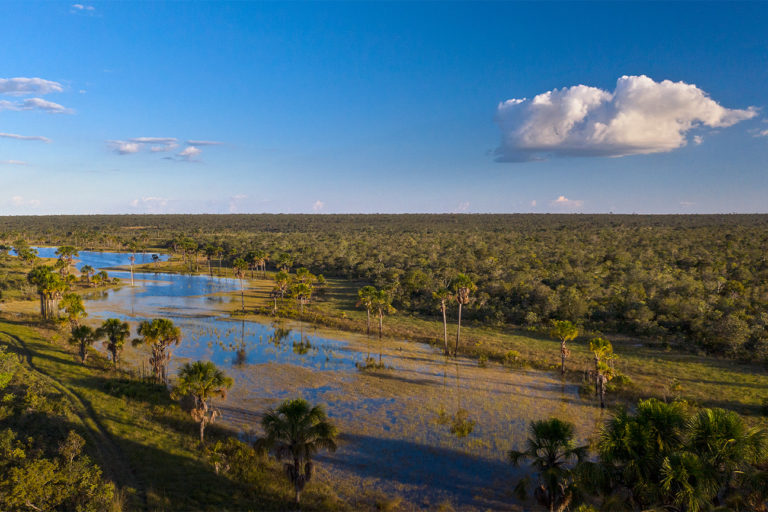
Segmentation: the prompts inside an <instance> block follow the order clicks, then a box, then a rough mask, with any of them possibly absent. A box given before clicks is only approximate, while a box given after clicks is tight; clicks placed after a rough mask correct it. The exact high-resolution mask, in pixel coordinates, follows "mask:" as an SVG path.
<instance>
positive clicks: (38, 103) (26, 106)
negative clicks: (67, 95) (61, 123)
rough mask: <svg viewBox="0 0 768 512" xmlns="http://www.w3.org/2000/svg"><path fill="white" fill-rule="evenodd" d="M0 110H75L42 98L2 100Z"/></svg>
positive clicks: (55, 111) (54, 111)
mask: <svg viewBox="0 0 768 512" xmlns="http://www.w3.org/2000/svg"><path fill="white" fill-rule="evenodd" d="M0 110H13V111H16V112H19V111H22V110H42V111H44V112H48V113H49V114H72V113H73V112H74V111H73V110H72V109H70V108H67V107H65V106H63V105H59V104H58V103H54V102H52V101H48V100H44V99H42V98H27V99H25V100H23V101H8V100H0Z"/></svg>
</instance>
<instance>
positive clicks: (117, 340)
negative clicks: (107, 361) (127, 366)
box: [97, 318, 131, 368]
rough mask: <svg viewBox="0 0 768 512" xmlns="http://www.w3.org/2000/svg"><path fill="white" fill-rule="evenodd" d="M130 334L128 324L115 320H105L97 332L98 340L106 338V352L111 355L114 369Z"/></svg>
mask: <svg viewBox="0 0 768 512" xmlns="http://www.w3.org/2000/svg"><path fill="white" fill-rule="evenodd" d="M130 333H131V329H130V327H129V325H128V322H121V321H120V320H119V319H117V318H107V319H106V320H104V322H103V323H102V324H101V327H99V329H98V330H97V337H98V338H104V337H105V338H107V351H108V352H109V353H110V354H112V365H113V366H114V367H115V368H117V361H118V358H119V357H120V352H122V350H123V345H125V340H126V339H128V336H129V335H130Z"/></svg>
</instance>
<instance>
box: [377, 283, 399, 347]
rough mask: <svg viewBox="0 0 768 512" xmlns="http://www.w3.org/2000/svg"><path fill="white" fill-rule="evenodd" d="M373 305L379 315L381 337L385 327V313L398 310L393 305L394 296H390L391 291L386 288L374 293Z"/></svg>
mask: <svg viewBox="0 0 768 512" xmlns="http://www.w3.org/2000/svg"><path fill="white" fill-rule="evenodd" d="M371 306H372V308H373V310H374V311H376V314H377V315H378V317H379V338H381V333H382V329H383V327H384V326H383V323H384V315H388V314H390V313H394V312H395V311H396V310H395V308H394V307H392V297H390V296H389V292H387V291H386V290H376V293H375V294H374V295H373V299H372V304H371Z"/></svg>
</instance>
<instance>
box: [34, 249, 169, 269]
mask: <svg viewBox="0 0 768 512" xmlns="http://www.w3.org/2000/svg"><path fill="white" fill-rule="evenodd" d="M34 249H35V250H37V255H38V256H39V257H41V258H58V256H56V249H57V247H34ZM156 254H157V255H158V256H160V261H165V260H167V259H168V255H167V254H161V253H156ZM130 257H131V255H130V253H127V252H97V251H80V254H79V256H78V257H77V258H75V259H76V260H77V262H76V263H75V266H76V267H77V269H78V270H80V267H82V266H83V265H90V266H92V267H93V268H95V269H97V270H98V269H100V268H107V267H117V266H120V265H130V264H131V260H130ZM134 263H135V264H136V265H141V264H142V263H152V253H141V252H137V253H136V261H135V262H134Z"/></svg>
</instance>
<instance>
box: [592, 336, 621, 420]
mask: <svg viewBox="0 0 768 512" xmlns="http://www.w3.org/2000/svg"><path fill="white" fill-rule="evenodd" d="M589 350H590V351H592V353H593V354H594V355H595V393H596V394H598V395H600V407H601V408H604V407H605V385H606V383H607V382H608V381H609V380H610V379H611V378H612V377H613V368H612V367H610V366H608V364H607V360H610V359H613V358H614V357H615V355H614V353H613V345H611V342H610V341H608V340H606V339H605V338H592V339H591V340H589Z"/></svg>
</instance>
